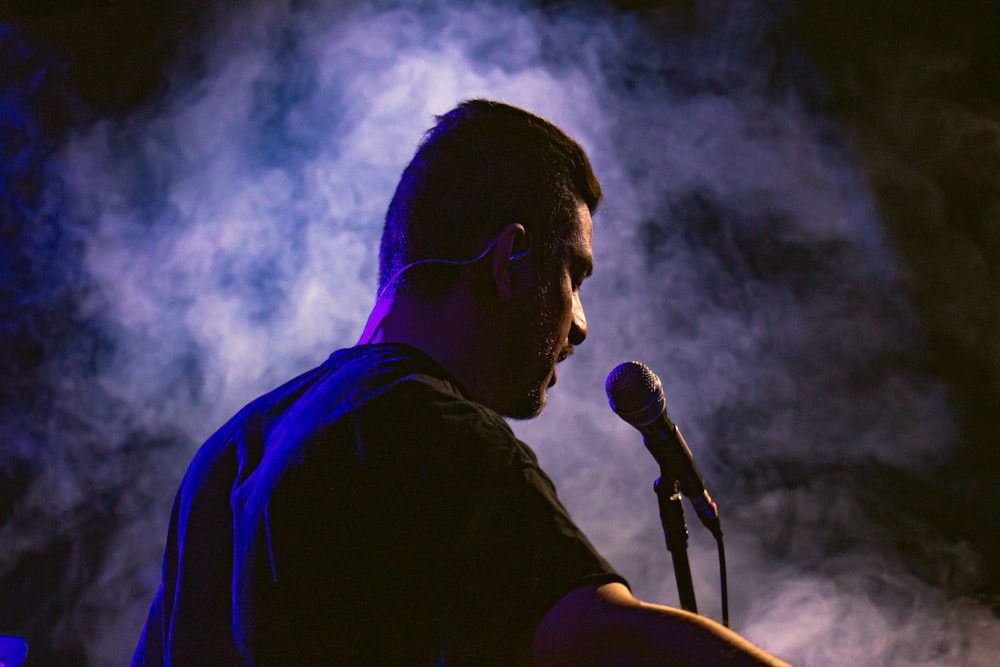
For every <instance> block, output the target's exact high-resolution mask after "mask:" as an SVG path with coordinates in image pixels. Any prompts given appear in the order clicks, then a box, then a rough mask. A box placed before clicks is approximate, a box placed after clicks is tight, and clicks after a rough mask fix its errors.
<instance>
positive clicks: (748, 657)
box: [535, 584, 788, 667]
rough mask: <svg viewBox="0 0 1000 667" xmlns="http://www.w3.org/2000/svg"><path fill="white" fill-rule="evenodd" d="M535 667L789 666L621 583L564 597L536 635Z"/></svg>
mask: <svg viewBox="0 0 1000 667" xmlns="http://www.w3.org/2000/svg"><path fill="white" fill-rule="evenodd" d="M535 657H536V660H537V662H538V664H540V665H552V666H555V665H636V666H638V665H678V666H681V665H683V666H685V667H687V666H698V665H704V666H706V667H708V666H711V667H716V666H731V667H744V666H746V667H765V666H767V667H780V666H784V667H788V665H787V663H785V662H782V661H781V660H778V659H777V658H775V657H774V656H771V655H769V654H767V653H765V652H764V651H762V650H761V649H759V648H757V647H756V646H754V645H753V644H751V643H750V642H748V641H747V640H745V639H743V638H742V637H741V636H739V635H738V634H736V633H735V632H732V631H731V630H728V629H727V628H725V627H723V626H722V625H720V624H718V623H715V622H714V621H711V620H709V619H707V618H704V617H702V616H698V615H696V614H691V613H688V612H685V611H682V610H679V609H673V608H670V607H663V606H660V605H653V604H648V603H645V602H640V601H639V600H636V599H635V598H633V597H632V595H631V593H629V592H628V589H627V588H625V587H624V586H622V585H620V584H609V585H607V586H602V587H600V588H599V589H597V590H590V591H588V590H585V589H584V590H581V591H577V592H574V593H571V594H570V595H568V596H566V598H563V600H562V601H560V602H559V603H558V604H557V605H556V607H554V608H553V610H552V611H551V612H550V613H549V615H547V616H546V618H545V619H544V620H543V622H542V625H541V626H539V630H538V632H537V633H536V635H535Z"/></svg>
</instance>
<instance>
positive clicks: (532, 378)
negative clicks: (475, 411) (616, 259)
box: [504, 203, 594, 419]
mask: <svg viewBox="0 0 1000 667" xmlns="http://www.w3.org/2000/svg"><path fill="white" fill-rule="evenodd" d="M592 237H593V222H592V220H591V218H590V211H589V210H588V209H587V206H586V204H583V203H581V204H580V205H579V206H578V207H577V209H576V214H575V220H574V221H573V223H572V224H571V225H570V228H569V230H568V231H567V232H566V234H565V236H563V238H562V239H561V240H560V241H558V242H557V243H556V246H555V248H554V250H553V253H554V256H553V257H551V258H549V260H548V262H543V261H539V260H536V263H537V264H544V265H543V266H535V267H534V271H535V282H534V284H533V286H532V287H533V290H532V291H531V292H529V295H528V297H527V298H526V299H524V300H523V302H522V304H523V305H522V307H520V308H519V312H518V313H517V314H516V315H515V318H516V321H515V322H514V323H513V324H514V326H513V331H514V340H512V341H511V346H510V349H511V351H512V353H513V355H514V356H513V358H512V363H511V376H510V383H511V387H510V389H511V403H510V407H509V408H508V409H507V410H505V411H504V412H505V413H506V414H507V416H508V417H513V418H515V419H528V418H531V417H535V416H537V415H538V414H539V413H541V411H542V409H543V408H544V407H545V403H546V400H547V397H546V390H547V389H548V388H549V387H551V386H552V385H554V384H555V383H556V364H557V363H559V362H560V361H562V360H563V359H565V358H566V357H568V356H569V355H570V354H572V353H573V346H574V345H579V344H580V343H582V342H583V341H584V339H585V338H586V337H587V318H586V316H585V315H584V313H583V305H582V304H581V302H580V286H581V284H582V283H583V281H584V279H586V278H587V277H588V276H589V275H590V274H591V272H592V271H593V266H594V257H593V251H592V248H591V241H592Z"/></svg>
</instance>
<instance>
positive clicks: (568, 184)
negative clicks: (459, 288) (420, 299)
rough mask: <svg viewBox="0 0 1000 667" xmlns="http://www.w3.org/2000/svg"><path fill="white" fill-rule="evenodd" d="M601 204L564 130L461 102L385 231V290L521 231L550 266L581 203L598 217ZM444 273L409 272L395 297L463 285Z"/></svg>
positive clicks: (400, 190) (492, 105)
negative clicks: (510, 229) (506, 230)
mask: <svg viewBox="0 0 1000 667" xmlns="http://www.w3.org/2000/svg"><path fill="white" fill-rule="evenodd" d="M600 199H601V186H600V184H599V183H598V182H597V177H596V176H594V172H593V169H591V166H590V161H589V160H588V159H587V154H586V153H584V151H583V149H582V148H581V147H580V145H579V144H577V143H576V142H575V141H573V140H572V139H571V138H569V136H567V135H566V133H565V132H563V131H562V130H560V129H559V128H558V127H556V126H555V125H553V124H552V123H550V122H548V121H547V120H545V119H543V118H540V117H538V116H536V115H534V114H532V113H529V112H527V111H525V110H523V109H519V108H517V107H514V106H510V105H508V104H502V103H500V102H493V101H489V100H481V99H477V100H468V101H465V102H462V103H461V104H459V105H458V106H457V107H456V108H454V109H452V110H451V111H449V112H448V113H446V114H445V115H443V116H438V117H437V125H435V126H434V127H433V128H431V129H430V130H428V132H427V133H426V134H425V135H424V139H423V141H422V142H421V144H420V147H419V148H418V149H417V152H416V154H415V155H414V156H413V160H411V161H410V164H409V165H408V166H407V167H406V169H405V170H404V171H403V175H402V177H401V178H400V180H399V185H397V186H396V193H395V195H394V196H393V198H392V202H391V203H390V204H389V209H388V211H387V212H386V216H385V227H384V229H383V231H382V243H381V247H380V251H379V290H380V292H381V291H382V290H385V288H386V286H387V283H389V281H390V280H391V279H392V277H393V276H394V275H395V274H396V273H397V272H398V271H399V270H400V269H402V268H403V267H404V266H406V265H407V264H409V263H411V262H414V261H417V260H421V259H428V258H440V259H449V260H466V259H470V258H472V257H475V256H476V255H477V254H478V253H480V252H482V251H483V250H484V249H485V247H486V245H487V244H488V243H489V242H490V241H491V240H492V239H493V238H494V237H495V235H496V234H497V233H498V232H499V231H500V230H501V229H502V228H503V227H504V226H506V225H507V224H510V223H512V222H518V223H521V224H522V225H524V228H525V230H526V231H527V232H528V237H529V239H530V243H531V248H530V249H531V254H532V255H533V256H534V257H536V258H539V257H541V258H543V261H544V259H547V258H548V257H549V256H550V255H551V251H552V249H553V248H554V247H555V244H556V242H557V241H558V240H559V239H560V238H561V232H563V231H564V230H565V229H566V228H567V227H568V226H569V224H570V223H571V222H572V221H573V220H575V217H576V209H577V207H578V206H579V205H580V203H581V202H582V203H585V204H586V205H587V207H588V208H589V209H590V212H591V213H593V212H594V211H595V210H596V208H597V205H598V203H599V202H600ZM536 261H537V259H536ZM439 267H441V265H440V264H429V265H425V267H422V268H420V269H418V270H417V271H407V272H406V273H405V274H404V275H401V276H400V277H399V278H397V279H396V280H395V281H394V282H393V285H392V286H391V287H390V290H389V291H395V290H397V289H398V288H399V287H400V284H401V283H405V284H406V285H408V287H410V288H412V289H413V290H414V291H415V292H416V293H419V294H422V295H424V296H433V295H435V294H438V293H440V292H441V291H442V290H443V289H445V288H446V287H447V285H448V284H449V283H450V282H451V281H453V280H454V276H455V274H454V272H453V271H452V272H449V271H448V270H446V269H441V268H439ZM425 268H426V269H428V270H425Z"/></svg>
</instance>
